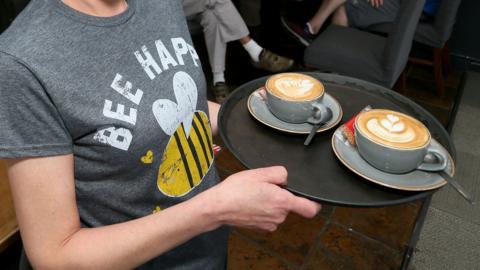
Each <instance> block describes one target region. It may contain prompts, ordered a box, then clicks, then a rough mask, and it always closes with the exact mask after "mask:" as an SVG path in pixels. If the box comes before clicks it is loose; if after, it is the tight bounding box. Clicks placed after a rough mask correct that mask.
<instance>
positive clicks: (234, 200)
mask: <svg viewBox="0 0 480 270" xmlns="http://www.w3.org/2000/svg"><path fill="white" fill-rule="evenodd" d="M286 184H287V171H286V169H285V168H284V167H280V166H277V167H268V168H260V169H254V170H247V171H242V172H239V173H237V174H234V175H232V176H230V177H228V178H227V179H225V180H224V181H223V182H222V183H220V184H219V185H217V186H215V187H213V188H212V189H210V190H208V191H206V192H204V193H202V194H200V195H199V197H204V198H203V199H206V200H207V201H208V202H209V203H206V204H205V205H206V206H207V207H210V208H211V210H212V213H213V218H214V219H216V220H217V221H218V225H221V224H228V225H232V226H239V227H246V228H256V229H262V230H267V231H275V230H276V229H277V226H278V225H279V224H280V223H282V222H283V221H284V220H285V218H286V217H287V215H288V213H289V212H294V213H297V214H299V215H301V216H304V217H307V218H312V217H314V216H315V215H316V214H317V213H318V212H319V211H320V209H321V206H320V204H318V203H315V202H313V201H310V200H308V199H305V198H301V197H297V196H295V195H293V194H292V193H290V192H289V191H287V190H286V189H283V188H282V187H280V186H282V185H286Z"/></svg>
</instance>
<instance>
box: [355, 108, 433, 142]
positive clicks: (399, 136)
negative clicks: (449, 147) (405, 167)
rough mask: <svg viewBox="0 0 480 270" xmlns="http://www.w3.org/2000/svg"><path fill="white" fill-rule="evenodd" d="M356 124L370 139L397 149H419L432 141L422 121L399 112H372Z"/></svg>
mask: <svg viewBox="0 0 480 270" xmlns="http://www.w3.org/2000/svg"><path fill="white" fill-rule="evenodd" d="M356 124H357V125H358V127H357V128H358V129H359V130H360V132H362V134H363V135H365V136H367V137H368V138H369V139H371V140H373V141H375V142H377V143H380V144H384V145H387V146H391V147H395V148H402V149H409V148H417V147H422V146H424V145H425V144H427V143H428V142H429V141H430V135H429V132H428V130H427V128H426V127H425V126H424V125H423V124H422V123H421V122H420V121H418V120H416V119H414V118H412V117H410V116H408V115H405V114H402V113H399V112H394V111H389V110H371V111H368V112H365V113H362V114H361V115H360V116H359V117H358V119H357V121H356Z"/></svg>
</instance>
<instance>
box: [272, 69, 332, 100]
mask: <svg viewBox="0 0 480 270" xmlns="http://www.w3.org/2000/svg"><path fill="white" fill-rule="evenodd" d="M266 88H267V90H268V91H270V92H271V93H272V94H274V95H275V96H278V97H280V98H283V99H288V100H313V99H315V98H318V97H320V96H321V95H322V94H323V92H324V89H323V84H322V83H321V82H320V81H318V80H317V79H315V78H313V77H311V76H308V75H304V74H300V73H280V74H277V75H273V76H271V77H270V78H269V79H268V81H267V83H266Z"/></svg>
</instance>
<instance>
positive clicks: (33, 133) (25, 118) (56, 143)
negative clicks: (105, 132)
mask: <svg viewBox="0 0 480 270" xmlns="http://www.w3.org/2000/svg"><path fill="white" fill-rule="evenodd" d="M72 148H73V146H72V138H71V136H70V134H69V133H68V131H67V129H66V128H65V125H64V123H63V120H62V117H61V115H60V113H59V112H58V110H57V108H56V106H55V104H53V102H52V100H51V99H50V96H49V95H48V93H47V91H46V90H45V89H44V87H43V86H42V83H41V81H40V80H38V78H37V77H36V76H35V74H34V73H33V72H31V71H30V69H29V68H28V67H27V66H26V65H25V64H23V63H22V62H21V61H19V60H18V59H16V58H14V57H13V56H10V55H7V54H4V53H0V158H4V159H9V158H25V157H42V156H55V155H63V154H69V153H72Z"/></svg>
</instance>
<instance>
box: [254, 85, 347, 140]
mask: <svg viewBox="0 0 480 270" xmlns="http://www.w3.org/2000/svg"><path fill="white" fill-rule="evenodd" d="M261 89H262V88H260V89H257V90H255V91H253V92H252V94H250V96H249V97H248V101H247V106H248V111H249V112H250V114H251V115H252V116H253V117H254V118H255V119H257V120H258V121H259V122H260V123H262V124H265V125H267V126H269V127H271V128H274V129H277V130H280V131H284V132H288V133H294V134H309V133H310V130H311V129H312V125H311V124H309V123H303V124H292V123H287V122H284V121H282V120H280V119H278V118H277V117H275V116H274V115H273V114H272V113H271V112H270V110H269V109H268V107H267V104H266V103H265V100H264V98H263V97H262V95H260V93H259V91H260V90H261ZM323 104H325V105H326V106H327V107H329V108H330V109H331V110H332V118H331V119H330V120H328V121H327V122H326V123H325V124H324V125H323V126H321V127H320V128H319V129H318V130H317V133H319V132H323V131H326V130H329V129H331V128H333V127H334V126H336V125H337V124H338V123H339V122H340V121H341V120H342V117H343V111H342V107H341V106H340V104H339V103H338V101H337V100H336V99H335V98H334V97H332V96H331V95H329V94H328V93H325V96H324V98H323Z"/></svg>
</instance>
